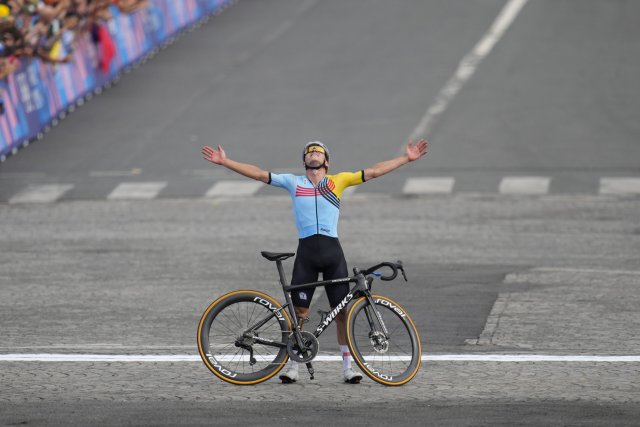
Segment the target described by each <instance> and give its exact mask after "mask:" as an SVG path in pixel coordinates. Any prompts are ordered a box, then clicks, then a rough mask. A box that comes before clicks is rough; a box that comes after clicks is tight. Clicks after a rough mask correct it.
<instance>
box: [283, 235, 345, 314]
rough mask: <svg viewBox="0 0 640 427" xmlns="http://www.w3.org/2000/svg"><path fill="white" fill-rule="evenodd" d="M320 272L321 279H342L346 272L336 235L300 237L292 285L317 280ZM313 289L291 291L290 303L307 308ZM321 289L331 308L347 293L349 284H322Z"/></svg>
mask: <svg viewBox="0 0 640 427" xmlns="http://www.w3.org/2000/svg"><path fill="white" fill-rule="evenodd" d="M319 273H322V280H332V279H342V278H344V277H347V276H348V270H347V261H346V259H345V258H344V253H343V252H342V246H340V242H339V241H338V238H336V237H329V236H325V235H323V234H314V235H312V236H309V237H305V238H304V239H300V240H299V243H298V251H297V255H296V259H295V262H294V264H293V275H292V278H291V285H301V284H304V283H312V282H317V281H318V277H319V276H318V275H319ZM315 289H316V288H302V289H298V290H294V291H291V300H292V301H293V305H294V306H297V307H305V308H309V306H310V305H311V298H313V293H314V291H315ZM324 289H325V291H326V292H327V297H328V298H329V304H330V306H331V308H335V307H336V306H337V305H338V304H340V301H342V300H343V299H344V297H345V296H346V295H347V294H348V293H349V284H348V283H338V284H332V285H325V287H324Z"/></svg>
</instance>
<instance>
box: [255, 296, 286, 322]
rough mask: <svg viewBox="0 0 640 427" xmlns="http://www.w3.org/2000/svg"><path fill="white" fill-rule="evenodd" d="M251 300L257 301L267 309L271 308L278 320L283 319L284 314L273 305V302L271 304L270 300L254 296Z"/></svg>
mask: <svg viewBox="0 0 640 427" xmlns="http://www.w3.org/2000/svg"><path fill="white" fill-rule="evenodd" d="M253 301H254V302H257V303H258V304H262V305H264V306H265V307H267V308H268V309H269V310H271V311H272V312H273V314H275V316H276V317H277V318H278V320H279V321H281V322H282V321H283V320H284V316H283V315H282V313H280V307H274V306H273V304H271V301H267V300H266V299H264V298H260V297H255V298H254V299H253Z"/></svg>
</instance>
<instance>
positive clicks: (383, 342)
mask: <svg viewBox="0 0 640 427" xmlns="http://www.w3.org/2000/svg"><path fill="white" fill-rule="evenodd" d="M369 342H371V345H372V346H373V349H374V350H375V351H376V352H378V353H386V352H387V351H389V340H388V339H387V338H386V337H385V336H384V334H383V333H382V332H377V331H376V332H371V333H370V334H369Z"/></svg>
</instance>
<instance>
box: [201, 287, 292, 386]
mask: <svg viewBox="0 0 640 427" xmlns="http://www.w3.org/2000/svg"><path fill="white" fill-rule="evenodd" d="M281 307H282V306H281V305H280V303H278V302H277V301H276V300H275V299H274V298H272V297H271V296H269V295H267V294H264V293H262V292H257V291H247V290H244V291H235V292H230V293H228V294H225V295H223V296H221V297H220V298H218V299H217V300H215V301H214V302H212V303H211V304H210V305H209V307H207V309H206V310H205V311H204V313H203V315H202V317H201V319H200V322H199V324H198V336H197V341H198V351H199V353H200V357H201V358H202V361H203V362H204V364H205V365H206V366H207V368H209V370H210V371H211V372H213V374H215V375H216V376H217V377H218V378H220V379H221V380H224V381H226V382H229V383H232V384H236V385H251V384H258V383H260V382H262V381H266V380H268V379H269V378H271V377H273V376H274V375H276V374H277V373H278V372H279V371H280V370H281V369H282V368H283V367H284V364H285V363H286V362H287V360H288V359H289V356H288V354H287V349H286V347H280V348H278V347H271V346H265V345H262V344H259V343H253V345H252V348H253V350H254V355H255V358H256V360H257V362H256V365H258V366H257V367H256V366H255V365H251V364H250V363H249V359H248V358H249V351H248V350H246V349H243V348H239V347H237V346H236V345H235V342H236V338H237V337H239V336H240V334H241V333H242V331H244V330H246V329H247V328H249V327H251V326H253V325H254V324H255V323H257V322H258V321H259V320H260V319H263V318H265V317H266V316H267V315H269V313H273V314H274V317H273V319H270V320H269V321H268V322H267V324H265V325H264V326H263V327H261V328H260V330H259V334H264V335H260V336H261V338H267V339H270V340H272V341H276V342H282V343H285V344H286V342H287V340H288V337H289V335H290V334H291V324H292V323H291V319H290V317H289V315H288V313H287V311H286V310H280V308H281Z"/></svg>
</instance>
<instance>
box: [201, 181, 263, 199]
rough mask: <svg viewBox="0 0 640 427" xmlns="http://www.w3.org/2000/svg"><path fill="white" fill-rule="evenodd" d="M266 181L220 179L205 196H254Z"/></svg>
mask: <svg viewBox="0 0 640 427" xmlns="http://www.w3.org/2000/svg"><path fill="white" fill-rule="evenodd" d="M262 186H264V183H262V182H259V181H218V182H216V183H215V185H214V186H213V187H211V188H210V189H209V191H207V194H205V197H220V196H223V197H240V196H252V195H253V194H255V193H256V192H257V191H258V190H259V189H260V188H261V187H262Z"/></svg>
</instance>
